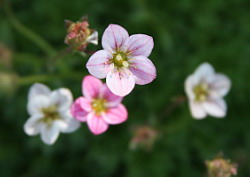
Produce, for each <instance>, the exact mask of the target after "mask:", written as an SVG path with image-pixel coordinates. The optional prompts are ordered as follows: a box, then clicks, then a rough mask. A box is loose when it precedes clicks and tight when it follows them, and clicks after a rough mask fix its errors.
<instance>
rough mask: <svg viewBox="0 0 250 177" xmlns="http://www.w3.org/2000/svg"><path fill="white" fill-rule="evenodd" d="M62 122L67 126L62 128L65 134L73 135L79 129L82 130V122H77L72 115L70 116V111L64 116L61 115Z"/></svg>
mask: <svg viewBox="0 0 250 177" xmlns="http://www.w3.org/2000/svg"><path fill="white" fill-rule="evenodd" d="M61 117H62V121H64V123H65V124H66V126H65V127H61V128H60V130H61V132H63V133H71V132H74V131H76V130H77V129H78V128H80V122H79V121H77V120H75V119H74V118H73V117H72V115H71V114H70V111H67V112H65V113H63V114H61Z"/></svg>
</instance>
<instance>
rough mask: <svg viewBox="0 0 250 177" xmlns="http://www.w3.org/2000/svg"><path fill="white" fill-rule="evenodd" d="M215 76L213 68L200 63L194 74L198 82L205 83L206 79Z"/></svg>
mask: <svg viewBox="0 0 250 177" xmlns="http://www.w3.org/2000/svg"><path fill="white" fill-rule="evenodd" d="M214 74H215V71H214V68H213V67H212V65H210V64H209V63H202V64H201V65H200V66H199V67H198V68H197V69H196V70H195V72H194V75H193V76H194V77H196V80H197V81H198V82H199V81H201V80H202V79H204V80H205V81H207V78H211V77H210V76H213V75H214Z"/></svg>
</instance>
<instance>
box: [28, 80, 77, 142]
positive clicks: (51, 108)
mask: <svg viewBox="0 0 250 177" xmlns="http://www.w3.org/2000/svg"><path fill="white" fill-rule="evenodd" d="M72 101H73V97H72V94H71V92H70V90H69V89H66V88H60V89H57V90H55V91H51V90H50V89H49V88H48V87H47V86H45V85H43V84H39V83H36V84H34V85H33V86H32V87H31V88H30V91H29V95H28V107H27V108H28V113H29V114H30V118H29V119H28V120H27V121H26V123H25V125H24V131H25V132H26V134H28V135H32V136H33V135H37V134H39V133H41V138H42V140H43V142H44V143H46V144H49V145H51V144H54V143H55V141H56V139H57V138H58V136H59V133H60V132H63V133H71V132H73V131H75V130H77V129H78V128H79V127H80V123H79V121H77V120H75V119H74V118H73V117H72V115H71V113H70V106H71V104H72Z"/></svg>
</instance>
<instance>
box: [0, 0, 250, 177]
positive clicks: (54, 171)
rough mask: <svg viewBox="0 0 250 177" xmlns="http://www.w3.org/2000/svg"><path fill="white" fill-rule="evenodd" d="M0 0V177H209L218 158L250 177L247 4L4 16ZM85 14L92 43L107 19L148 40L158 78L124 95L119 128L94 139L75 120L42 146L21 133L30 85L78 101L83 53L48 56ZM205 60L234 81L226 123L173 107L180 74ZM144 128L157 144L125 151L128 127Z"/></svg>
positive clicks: (60, 7) (43, 3)
mask: <svg viewBox="0 0 250 177" xmlns="http://www.w3.org/2000/svg"><path fill="white" fill-rule="evenodd" d="M3 3H4V1H3V0H2V1H0V57H1V60H0V63H1V64H0V65H1V67H0V69H1V71H0V176H1V177H14V176H15V177H16V176H18V177H43V176H46V177H50V176H51V177H53V176H60V177H67V176H86V177H99V176H100V177H117V176H119V177H166V176H171V177H173V176H174V177H201V176H206V175H207V174H206V173H207V172H206V166H205V160H207V159H212V158H213V157H214V156H216V155H217V154H218V153H220V152H223V153H224V155H225V157H227V158H229V159H231V160H232V161H234V162H236V163H237V164H238V167H239V170H238V171H239V172H238V176H239V177H247V176H250V170H249V167H250V163H249V160H250V128H249V125H250V117H249V113H250V111H249V100H250V94H249V92H250V84H249V78H250V69H249V68H250V61H249V56H250V21H249V19H250V2H249V1H247V0H203V1H199V0H177V1H170V0H169V1H167V0H154V1H152V0H125V1H121V0H70V1H62V0H32V1H29V0H13V1H11V9H12V10H11V9H10V8H8V7H7V6H3V5H4V4H3ZM11 11H12V12H11ZM86 14H87V15H88V17H89V22H90V26H91V27H92V28H94V29H97V31H98V32H99V39H100V38H101V36H102V33H103V31H104V29H105V28H106V27H107V26H108V24H110V23H114V24H120V25H122V26H123V27H125V28H126V29H127V30H128V31H129V33H130V34H134V33H144V34H148V35H151V36H153V37H154V41H155V47H154V50H153V52H152V54H151V56H150V59H151V60H152V61H153V62H154V64H155V65H156V67H157V74H158V76H157V79H156V80H155V81H154V82H153V83H151V84H149V85H146V86H136V88H135V89H134V91H133V92H132V93H131V94H130V95H128V96H127V97H126V98H125V99H124V104H125V105H126V106H127V108H128V110H129V119H128V121H127V122H125V123H123V124H121V125H117V126H111V127H110V128H109V130H108V131H107V132H106V133H104V134H102V135H99V136H94V135H92V134H91V133H90V131H89V130H88V128H87V126H86V125H85V124H82V127H81V128H80V129H79V130H78V131H76V132H74V133H72V134H61V135H60V137H59V139H58V140H57V142H56V143H55V144H54V145H53V146H48V145H45V144H44V143H43V142H42V141H41V140H40V137H39V136H36V137H29V136H27V135H25V133H24V131H23V125H24V123H25V121H26V120H27V118H28V117H29V115H28V113H27V111H26V104H27V93H28V89H29V87H30V86H31V85H32V84H33V83H35V82H42V83H45V84H47V85H49V86H50V87H51V88H52V89H56V88H58V87H68V88H70V89H71V90H72V92H73V95H74V97H75V98H76V97H78V96H80V95H81V81H82V78H83V77H84V76H85V75H87V74H88V72H87V69H86V68H85V64H86V62H87V60H88V58H89V55H87V56H86V57H83V56H81V55H79V54H68V55H59V57H55V56H56V53H57V52H60V51H62V50H64V49H66V48H67V45H66V44H64V37H65V35H66V30H65V28H64V20H65V19H68V20H72V21H77V20H79V19H80V17H81V16H83V15H86ZM34 33H35V34H34ZM37 35H39V36H40V37H37ZM40 38H41V39H40ZM44 41H46V42H44ZM99 42H100V40H99ZM47 43H48V44H47ZM88 49H89V50H98V49H101V45H98V46H89V48H88ZM205 61H207V62H209V63H211V64H212V65H213V66H214V67H215V69H216V70H217V71H218V72H221V73H225V74H226V75H228V76H229V77H230V78H231V80H232V89H231V91H230V93H229V94H228V95H227V96H226V98H225V99H226V101H227V103H228V114H227V116H226V117H225V118H224V119H216V118H213V117H207V118H206V119H204V120H201V121H198V120H195V119H193V118H192V117H191V115H190V112H189V109H188V104H187V102H185V101H184V102H182V101H180V102H178V100H182V99H181V98H182V97H183V96H185V93H184V81H185V78H186V77H187V76H188V75H189V74H191V73H192V72H193V71H194V70H195V68H196V67H197V66H198V65H199V64H201V63H202V62H205ZM143 125H148V126H151V127H153V128H154V129H155V130H156V131H157V132H158V134H157V139H156V141H155V142H154V143H153V146H152V148H143V147H142V148H137V149H134V150H132V149H131V148H129V147H130V142H131V139H132V138H133V136H134V133H133V130H134V129H135V127H137V126H143Z"/></svg>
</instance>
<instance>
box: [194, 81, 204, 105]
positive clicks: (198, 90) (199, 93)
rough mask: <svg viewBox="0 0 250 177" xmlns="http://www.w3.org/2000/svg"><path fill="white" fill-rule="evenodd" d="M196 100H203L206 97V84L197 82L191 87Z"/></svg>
mask: <svg viewBox="0 0 250 177" xmlns="http://www.w3.org/2000/svg"><path fill="white" fill-rule="evenodd" d="M193 92H194V94H195V100H196V101H205V100H206V99H207V97H208V85H207V84H198V85H196V86H195V87H194V88H193Z"/></svg>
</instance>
